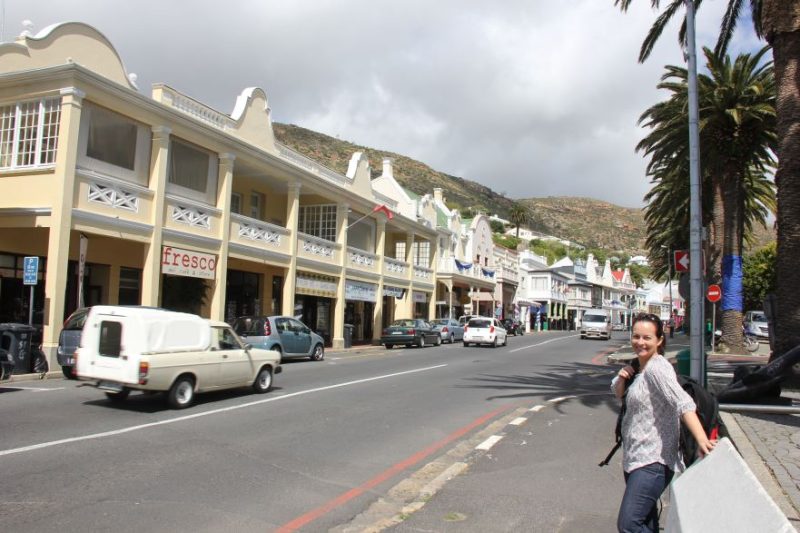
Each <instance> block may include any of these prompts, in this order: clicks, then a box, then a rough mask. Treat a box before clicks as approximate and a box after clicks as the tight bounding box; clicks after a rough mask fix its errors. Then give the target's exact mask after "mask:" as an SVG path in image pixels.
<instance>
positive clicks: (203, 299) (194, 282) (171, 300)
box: [161, 246, 217, 316]
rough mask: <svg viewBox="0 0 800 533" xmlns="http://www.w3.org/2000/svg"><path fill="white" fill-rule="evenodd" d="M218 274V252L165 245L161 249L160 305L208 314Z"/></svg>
mask: <svg viewBox="0 0 800 533" xmlns="http://www.w3.org/2000/svg"><path fill="white" fill-rule="evenodd" d="M216 275H217V257H216V256H215V255H211V254H206V253H202V252H197V251H194V250H184V249H182V248H175V247H173V246H164V247H163V248H162V250H161V306H162V307H164V308H165V309H170V310H173V311H182V312H185V313H193V314H196V315H201V316H208V315H207V313H204V312H203V311H204V310H206V309H208V306H209V304H210V300H209V299H210V292H211V289H212V288H213V283H214V279H215V278H216Z"/></svg>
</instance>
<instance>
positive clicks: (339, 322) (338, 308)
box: [333, 204, 350, 348]
mask: <svg viewBox="0 0 800 533" xmlns="http://www.w3.org/2000/svg"><path fill="white" fill-rule="evenodd" d="M349 208H350V206H348V205H347V204H339V205H337V206H336V243H337V244H338V245H339V249H340V251H341V257H340V258H339V267H340V268H339V282H338V284H337V286H336V302H335V310H334V313H333V347H334V348H342V347H344V306H345V300H344V287H345V283H346V279H347V267H346V265H347V212H348V210H349Z"/></svg>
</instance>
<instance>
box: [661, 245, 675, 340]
mask: <svg viewBox="0 0 800 533" xmlns="http://www.w3.org/2000/svg"><path fill="white" fill-rule="evenodd" d="M661 247H662V248H664V249H666V250H667V276H668V279H667V283H669V338H670V339H671V338H673V337H674V336H675V333H674V331H675V315H674V313H673V311H672V310H673V309H674V307H673V303H672V248H670V247H668V246H664V245H663V244H662V245H661Z"/></svg>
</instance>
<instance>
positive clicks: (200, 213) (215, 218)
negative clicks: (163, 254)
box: [164, 195, 222, 239]
mask: <svg viewBox="0 0 800 533" xmlns="http://www.w3.org/2000/svg"><path fill="white" fill-rule="evenodd" d="M166 200H167V201H166V202H165V204H164V209H165V212H164V228H165V229H169V230H173V231H176V232H180V233H185V234H189V235H195V236H197V237H201V238H212V239H219V235H220V233H219V228H220V219H221V215H222V212H221V211H220V210H219V209H217V208H216V207H212V206H210V205H205V204H202V203H200V202H197V201H196V200H189V199H186V198H181V197H179V196H175V195H167V199H166Z"/></svg>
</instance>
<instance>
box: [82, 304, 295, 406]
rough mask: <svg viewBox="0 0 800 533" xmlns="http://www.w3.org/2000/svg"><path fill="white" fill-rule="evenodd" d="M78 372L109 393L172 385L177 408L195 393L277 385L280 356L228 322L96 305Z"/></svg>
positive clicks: (125, 393) (164, 389)
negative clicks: (247, 341) (249, 341)
mask: <svg viewBox="0 0 800 533" xmlns="http://www.w3.org/2000/svg"><path fill="white" fill-rule="evenodd" d="M76 359H77V361H76V369H77V376H78V379H82V380H87V381H92V382H93V383H92V384H93V385H94V386H96V387H97V388H99V389H101V390H104V391H106V395H107V396H108V397H109V398H111V399H112V400H124V399H125V398H127V397H128V394H129V393H130V391H131V390H142V391H153V392H167V400H168V401H169V403H170V405H171V406H172V407H175V408H178V409H180V408H184V407H188V406H189V405H191V404H192V402H193V401H194V395H195V393H196V392H203V391H208V390H218V389H228V388H234V387H243V386H252V387H253V389H254V390H255V391H256V392H259V393H263V392H267V391H268V390H270V389H271V388H272V377H273V374H278V373H280V371H281V367H280V363H281V358H280V354H279V353H278V352H275V351H273V350H260V349H255V348H252V347H251V346H250V345H247V344H244V343H243V342H242V341H241V340H240V339H239V337H237V336H236V334H235V333H234V332H233V330H232V329H231V327H230V326H229V325H228V324H226V323H224V322H217V321H212V320H206V319H203V318H201V317H199V316H197V315H191V314H188V313H177V312H173V311H166V310H164V309H154V308H151V307H119V306H107V305H98V306H94V307H92V309H91V311H90V312H89V316H88V317H87V318H86V323H85V324H84V327H83V333H82V335H81V342H80V346H79V348H78V349H77V350H76Z"/></svg>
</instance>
